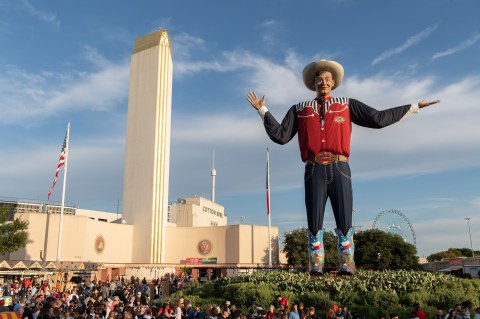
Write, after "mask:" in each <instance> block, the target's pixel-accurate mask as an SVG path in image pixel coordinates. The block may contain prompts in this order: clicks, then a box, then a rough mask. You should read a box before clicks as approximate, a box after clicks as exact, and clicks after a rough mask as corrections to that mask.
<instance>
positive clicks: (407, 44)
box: [371, 24, 438, 65]
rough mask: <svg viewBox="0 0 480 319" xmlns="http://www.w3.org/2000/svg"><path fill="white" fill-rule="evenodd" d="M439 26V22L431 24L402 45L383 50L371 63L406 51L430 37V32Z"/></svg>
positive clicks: (373, 63)
mask: <svg viewBox="0 0 480 319" xmlns="http://www.w3.org/2000/svg"><path fill="white" fill-rule="evenodd" d="M437 27H438V24H434V25H432V26H429V27H428V28H426V29H425V30H423V31H422V32H420V33H417V34H415V35H414V36H411V37H410V38H408V39H407V41H405V42H404V43H403V44H402V45H400V46H398V47H396V48H391V49H388V50H387V51H384V52H382V54H380V55H379V56H378V57H376V58H375V59H373V61H372V63H371V65H375V64H377V63H379V62H382V61H385V60H387V59H388V58H390V57H392V56H394V55H397V54H400V53H402V52H403V51H405V50H407V49H408V48H410V47H412V46H414V45H415V44H418V43H420V41H422V40H424V39H426V38H428V37H429V36H430V34H431V33H432V32H433V31H435V29H437Z"/></svg>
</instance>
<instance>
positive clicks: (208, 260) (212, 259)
mask: <svg viewBox="0 0 480 319" xmlns="http://www.w3.org/2000/svg"><path fill="white" fill-rule="evenodd" d="M185 263H187V264H189V265H205V264H216V263H217V257H210V258H187V259H185Z"/></svg>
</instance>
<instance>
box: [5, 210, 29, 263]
mask: <svg viewBox="0 0 480 319" xmlns="http://www.w3.org/2000/svg"><path fill="white" fill-rule="evenodd" d="M10 211H11V207H10V206H9V205H5V204H4V205H1V206H0V255H2V254H5V253H13V252H15V251H17V250H19V249H20V248H23V247H25V246H26V245H27V239H28V238H27V229H28V221H25V220H21V219H20V218H15V219H13V218H10V219H13V220H9V218H8V215H9V214H8V213H9V212H10Z"/></svg>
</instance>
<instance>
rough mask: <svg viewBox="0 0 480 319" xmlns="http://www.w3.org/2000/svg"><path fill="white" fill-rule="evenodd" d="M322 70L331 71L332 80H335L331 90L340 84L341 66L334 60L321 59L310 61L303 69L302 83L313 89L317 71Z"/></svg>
mask: <svg viewBox="0 0 480 319" xmlns="http://www.w3.org/2000/svg"><path fill="white" fill-rule="evenodd" d="M322 71H328V72H330V73H332V77H333V80H334V81H335V85H334V86H333V87H332V90H334V89H336V88H337V87H339V86H340V84H342V80H343V66H342V65H341V64H340V63H338V62H335V61H330V60H325V59H321V60H318V61H315V62H312V63H310V64H309V65H307V66H306V67H305V68H304V69H303V72H302V77H303V83H304V84H305V86H306V87H307V88H308V89H310V90H312V91H315V84H314V83H313V82H314V80H315V77H316V76H317V75H318V73H320V72H322Z"/></svg>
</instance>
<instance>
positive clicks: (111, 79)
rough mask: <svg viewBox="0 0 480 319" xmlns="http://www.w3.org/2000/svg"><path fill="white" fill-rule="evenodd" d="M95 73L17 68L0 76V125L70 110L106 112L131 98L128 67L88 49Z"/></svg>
mask: <svg viewBox="0 0 480 319" xmlns="http://www.w3.org/2000/svg"><path fill="white" fill-rule="evenodd" d="M86 58H87V60H88V61H90V62H91V63H92V64H93V67H95V68H96V70H95V71H92V72H86V71H82V72H75V71H74V72H70V73H67V72H65V73H58V72H50V71H42V72H39V73H29V72H28V71H25V70H23V69H21V68H18V67H16V66H9V67H7V68H6V69H5V70H4V72H2V73H0V112H1V113H2V117H1V119H0V123H14V122H24V123H31V122H34V121H39V120H42V119H45V118H49V117H51V116H57V115H58V114H60V113H62V112H66V111H69V110H73V109H75V110H77V111H78V110H81V109H89V110H97V111H105V110H109V109H112V108H114V107H116V106H117V104H118V103H119V102H121V101H124V100H125V98H126V97H127V95H128V75H129V63H128V61H127V60H124V61H120V62H118V63H116V64H115V63H111V62H109V61H107V60H106V59H105V58H104V57H102V56H101V55H100V54H98V52H97V51H96V50H95V49H92V48H89V47H86Z"/></svg>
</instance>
